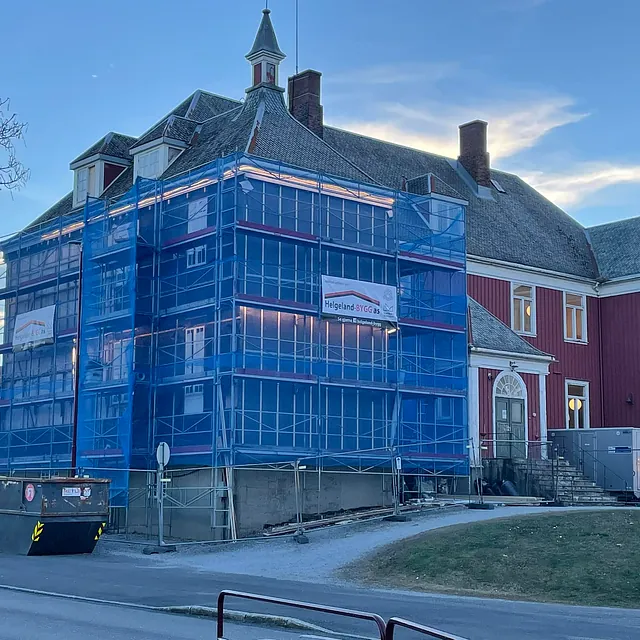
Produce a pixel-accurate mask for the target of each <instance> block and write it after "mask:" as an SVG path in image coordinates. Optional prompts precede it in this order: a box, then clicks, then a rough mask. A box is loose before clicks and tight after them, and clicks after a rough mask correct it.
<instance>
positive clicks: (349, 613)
mask: <svg viewBox="0 0 640 640" xmlns="http://www.w3.org/2000/svg"><path fill="white" fill-rule="evenodd" d="M226 598H241V599H243V600H254V601H257V602H266V603H269V604H277V605H281V606H286V607H294V608H296V609H305V610H307V611H317V612H319V613H328V614H330V615H336V616H342V617H345V618H353V619H356V620H365V621H370V622H373V623H374V624H375V625H376V627H377V628H378V637H379V638H380V640H393V636H394V631H395V629H396V627H403V628H405V629H409V630H410V631H415V632H417V633H421V634H423V635H425V636H427V637H428V638H437V639H438V640H466V639H465V638H462V637H461V636H455V635H452V634H450V633H446V632H444V631H439V630H438V629H433V628H432V627H427V626H425V625H422V624H418V623H416V622H411V621H410V620H404V619H403V618H390V619H389V622H387V623H386V624H385V621H384V620H383V619H382V618H381V617H380V616H379V615H377V614H376V613H367V612H364V611H354V610H352V609H343V608H342V607H329V606H326V605H322V604H312V603H309V602H299V601H297V600H286V599H284V598H274V597H271V596H262V595H257V594H254V593H244V592H242V591H230V590H226V591H221V592H220V595H219V596H218V610H217V625H218V629H217V637H218V640H223V639H224V602H225V599H226Z"/></svg>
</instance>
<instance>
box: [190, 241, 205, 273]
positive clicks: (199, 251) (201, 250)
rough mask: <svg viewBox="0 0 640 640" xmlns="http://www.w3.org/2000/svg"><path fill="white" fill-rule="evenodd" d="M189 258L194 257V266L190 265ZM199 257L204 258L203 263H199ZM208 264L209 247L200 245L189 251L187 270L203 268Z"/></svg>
mask: <svg viewBox="0 0 640 640" xmlns="http://www.w3.org/2000/svg"><path fill="white" fill-rule="evenodd" d="M189 256H193V264H189ZM198 256H200V257H201V258H202V260H201V262H198ZM206 263H207V245H206V244H199V245H198V246H197V247H190V248H189V249H187V269H195V268H196V267H201V266H202V265H203V264H206Z"/></svg>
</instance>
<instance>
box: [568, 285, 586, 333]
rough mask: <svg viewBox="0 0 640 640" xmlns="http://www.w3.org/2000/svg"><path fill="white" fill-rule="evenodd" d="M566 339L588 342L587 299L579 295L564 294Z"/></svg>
mask: <svg viewBox="0 0 640 640" xmlns="http://www.w3.org/2000/svg"><path fill="white" fill-rule="evenodd" d="M564 339H565V340H570V341H573V342H586V341H587V297H586V296H584V295H581V294H578V293H568V292H566V291H565V294H564Z"/></svg>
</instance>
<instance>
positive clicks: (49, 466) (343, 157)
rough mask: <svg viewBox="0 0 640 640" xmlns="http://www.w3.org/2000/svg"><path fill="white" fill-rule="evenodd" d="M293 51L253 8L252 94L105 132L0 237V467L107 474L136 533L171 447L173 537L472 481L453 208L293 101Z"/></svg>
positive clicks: (202, 100)
mask: <svg viewBox="0 0 640 640" xmlns="http://www.w3.org/2000/svg"><path fill="white" fill-rule="evenodd" d="M283 58H284V54H283V53H282V52H281V51H280V48H279V46H278V43H277V40H276V36H275V33H274V30H273V27H272V24H271V20H270V15H269V11H268V10H265V11H264V15H263V17H262V22H261V24H260V28H259V31H258V34H257V36H256V40H255V43H254V45H253V47H252V49H251V51H250V52H249V54H247V59H248V60H249V63H250V65H251V78H252V83H251V84H252V86H251V88H250V89H248V90H247V93H246V97H245V99H244V101H243V102H237V101H234V100H230V99H227V98H223V97H220V96H217V95H214V94H211V93H207V92H204V91H196V92H195V93H194V94H193V95H191V96H189V97H188V98H187V99H186V100H185V101H184V102H183V103H181V104H180V105H179V106H178V107H176V108H175V109H174V110H173V111H172V112H171V113H170V114H168V115H167V116H166V117H165V118H163V119H162V120H161V121H160V122H158V123H155V124H153V126H152V127H151V128H150V129H149V130H148V131H147V132H145V133H144V134H143V135H141V136H140V137H138V138H133V137H129V136H125V135H121V134H117V133H109V134H107V135H106V136H105V137H104V138H102V139H101V140H99V141H98V142H97V143H96V144H95V145H93V146H92V147H91V148H90V149H88V150H87V151H86V152H85V153H83V154H82V155H80V156H79V157H78V158H76V159H75V160H74V161H73V162H72V163H71V169H72V170H73V172H74V188H73V191H72V192H71V193H69V195H68V196H66V197H65V198H63V199H62V200H61V201H60V202H58V203H57V204H56V205H55V206H53V207H52V208H51V209H50V210H49V211H47V212H46V213H45V214H43V215H42V216H40V218H38V219H37V220H35V221H34V222H33V223H32V224H31V225H29V226H28V227H27V228H26V229H25V230H24V231H22V232H21V233H18V234H16V235H14V236H12V237H11V238H9V239H7V240H6V241H4V242H3V244H2V252H3V256H4V267H3V269H4V276H3V280H2V282H1V283H0V284H2V289H1V290H0V296H1V298H2V300H1V302H0V304H1V305H2V311H3V315H4V327H3V339H2V340H1V341H0V342H1V343H2V347H0V354H1V355H0V357H1V358H2V361H1V362H2V396H1V398H0V469H1V470H2V471H8V472H10V473H14V474H26V473H29V474H33V473H43V474H51V473H65V472H69V471H73V472H75V473H79V474H87V475H91V476H94V477H96V476H97V477H107V478H110V479H111V480H112V496H111V499H112V504H113V507H114V524H120V525H121V524H123V523H125V522H126V523H127V524H128V525H129V527H130V528H133V529H136V528H138V529H139V530H145V528H146V529H147V530H148V527H149V525H151V524H152V509H150V508H149V506H150V505H151V504H152V503H153V485H154V471H155V469H156V459H155V449H156V447H157V445H158V443H160V442H166V443H168V444H169V446H170V448H171V459H170V462H169V471H170V474H169V479H170V480H171V483H170V484H168V489H167V499H166V502H167V507H168V508H169V512H170V513H169V516H168V517H167V533H171V534H173V535H177V536H182V537H185V538H201V539H207V538H223V537H230V536H231V537H233V536H236V535H243V534H244V533H248V532H252V531H256V530H259V529H261V528H262V527H263V526H265V525H266V524H274V523H278V522H285V521H287V520H290V519H291V518H293V517H295V514H296V493H298V492H299V500H301V501H302V505H301V506H300V509H301V510H302V511H304V512H305V513H326V512H332V511H339V510H341V509H350V508H357V507H367V506H377V505H381V504H389V502H390V499H391V496H390V487H391V480H390V478H391V470H392V468H394V467H395V468H396V469H398V468H401V469H402V473H403V474H405V476H406V477H407V481H406V486H407V487H410V488H413V490H415V491H416V493H420V492H422V491H427V490H447V491H451V490H453V489H454V488H455V484H456V478H459V477H464V476H466V475H468V468H469V467H468V460H469V440H468V434H467V426H466V425H467V409H466V392H467V351H468V349H467V346H468V345H467V302H466V270H465V264H466V262H465V209H466V204H467V201H466V200H465V199H464V198H463V197H462V196H461V195H460V193H459V192H458V191H456V190H454V189H452V188H451V187H449V186H448V185H447V184H446V182H444V181H443V180H441V179H440V178H438V177H436V176H435V175H434V174H432V173H430V172H429V171H426V170H425V171H419V170H418V171H413V173H411V174H410V175H408V176H407V175H405V174H404V173H403V168H402V166H401V163H399V164H398V166H397V167H394V166H385V167H383V166H380V167H378V170H377V174H378V175H377V177H375V178H374V177H372V172H371V170H370V169H368V168H367V167H362V166H361V163H360V162H359V161H358V157H357V156H358V154H359V151H358V149H357V145H358V144H359V140H360V138H359V136H355V135H353V134H350V133H348V132H344V131H340V130H337V129H331V130H330V129H329V128H327V127H324V126H323V122H322V107H321V106H320V97H319V95H320V84H319V83H320V74H318V73H316V72H313V71H307V72H303V73H301V74H299V75H297V76H295V77H293V78H290V79H289V83H288V84H289V86H288V104H286V103H285V91H284V89H282V88H281V87H280V86H279V84H280V83H279V78H278V67H279V64H280V62H281V61H282V59H283ZM351 143H352V144H353V145H354V149H353V153H352V155H351V156H349V155H348V154H347V153H345V150H344V147H348V146H349V144H351ZM380 144H383V143H380ZM338 146H342V147H343V150H342V151H339V150H338ZM385 146H387V147H392V145H385ZM397 153H398V154H402V149H401V148H397ZM368 162H369V163H375V158H374V157H370V158H368ZM385 172H386V177H385V178H381V177H380V175H381V174H382V173H385ZM78 315H79V318H78ZM75 398H78V402H77V404H76V401H75ZM296 489H297V491H296Z"/></svg>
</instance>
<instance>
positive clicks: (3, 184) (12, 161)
mask: <svg viewBox="0 0 640 640" xmlns="http://www.w3.org/2000/svg"><path fill="white" fill-rule="evenodd" d="M26 130H27V124H26V123H25V122H20V121H19V120H18V118H17V116H16V114H15V113H11V111H10V109H9V99H8V98H5V99H4V100H3V99H2V98H0V191H2V190H3V189H8V190H12V189H19V188H20V187H22V186H24V184H25V183H26V182H27V180H28V179H29V170H28V169H27V168H26V167H25V166H24V165H23V164H22V163H21V162H20V160H18V157H17V156H16V147H15V143H16V142H17V141H18V140H24V134H25V132H26Z"/></svg>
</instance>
